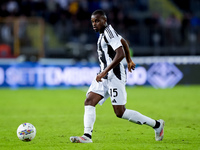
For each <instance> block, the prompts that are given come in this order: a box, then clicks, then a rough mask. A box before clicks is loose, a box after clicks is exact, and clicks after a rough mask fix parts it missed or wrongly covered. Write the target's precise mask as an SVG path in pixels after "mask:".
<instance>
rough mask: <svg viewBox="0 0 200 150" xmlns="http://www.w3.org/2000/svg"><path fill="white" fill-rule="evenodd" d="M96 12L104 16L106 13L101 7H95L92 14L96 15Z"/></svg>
mask: <svg viewBox="0 0 200 150" xmlns="http://www.w3.org/2000/svg"><path fill="white" fill-rule="evenodd" d="M97 14H98V15H101V16H105V17H106V13H105V12H104V11H103V10H102V9H97V10H95V11H94V12H93V13H92V15H97Z"/></svg>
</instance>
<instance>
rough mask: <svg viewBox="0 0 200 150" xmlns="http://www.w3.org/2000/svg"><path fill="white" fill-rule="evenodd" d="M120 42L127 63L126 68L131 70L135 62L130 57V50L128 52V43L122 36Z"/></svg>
mask: <svg viewBox="0 0 200 150" xmlns="http://www.w3.org/2000/svg"><path fill="white" fill-rule="evenodd" d="M121 43H122V45H123V48H124V51H125V57H126V62H127V65H128V70H129V71H130V72H132V70H134V69H135V63H134V62H133V61H132V59H131V56H130V52H129V45H128V43H127V42H126V40H125V39H124V38H122V39H121Z"/></svg>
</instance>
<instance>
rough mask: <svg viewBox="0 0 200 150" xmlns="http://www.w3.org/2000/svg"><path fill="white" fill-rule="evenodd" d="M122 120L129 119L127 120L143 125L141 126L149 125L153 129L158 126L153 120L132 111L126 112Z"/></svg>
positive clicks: (127, 110)
mask: <svg viewBox="0 0 200 150" xmlns="http://www.w3.org/2000/svg"><path fill="white" fill-rule="evenodd" d="M122 118H123V119H127V120H129V121H131V122H134V123H137V124H141V125H143V124H147V125H149V126H151V127H154V126H155V124H156V121H155V120H153V119H151V118H149V117H147V116H144V115H142V114H141V113H139V112H137V111H135V110H130V109H126V110H125V112H124V114H123V116H122Z"/></svg>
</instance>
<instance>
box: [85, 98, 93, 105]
mask: <svg viewBox="0 0 200 150" xmlns="http://www.w3.org/2000/svg"><path fill="white" fill-rule="evenodd" d="M84 104H85V105H92V104H93V103H92V99H90V98H86V99H85V102H84Z"/></svg>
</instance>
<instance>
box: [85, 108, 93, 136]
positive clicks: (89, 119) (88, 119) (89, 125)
mask: <svg viewBox="0 0 200 150" xmlns="http://www.w3.org/2000/svg"><path fill="white" fill-rule="evenodd" d="M95 120H96V108H95V107H94V106H89V105H88V106H85V113H84V133H87V134H90V135H92V130H93V125H94V122H95Z"/></svg>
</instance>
